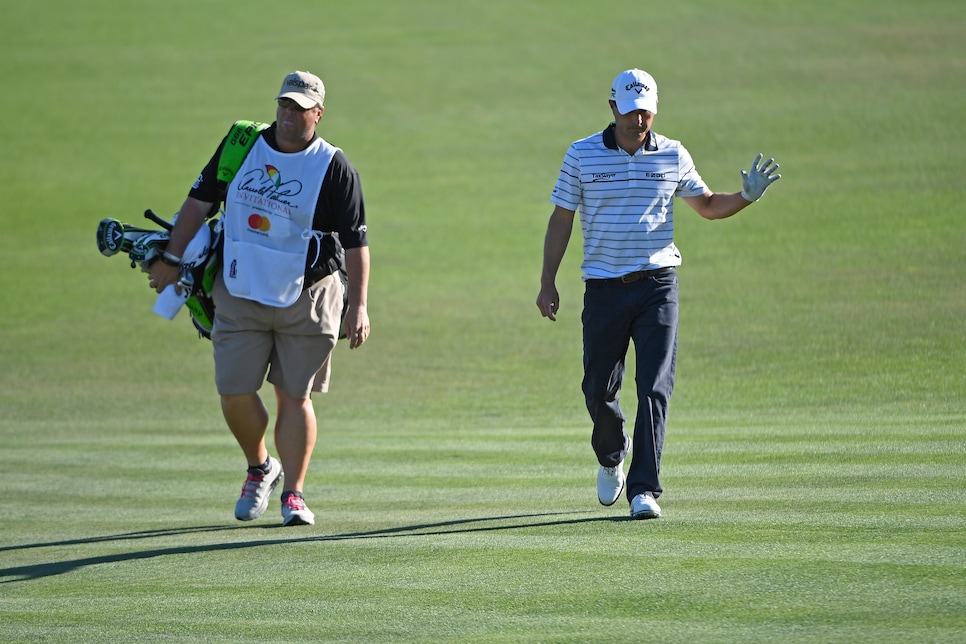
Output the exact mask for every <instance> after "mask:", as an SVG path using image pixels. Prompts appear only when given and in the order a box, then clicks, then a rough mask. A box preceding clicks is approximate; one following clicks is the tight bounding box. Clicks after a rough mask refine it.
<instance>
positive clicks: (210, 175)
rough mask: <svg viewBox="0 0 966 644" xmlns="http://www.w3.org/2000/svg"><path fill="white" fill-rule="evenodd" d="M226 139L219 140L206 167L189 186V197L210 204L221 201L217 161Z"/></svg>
mask: <svg viewBox="0 0 966 644" xmlns="http://www.w3.org/2000/svg"><path fill="white" fill-rule="evenodd" d="M227 138H228V137H225V138H224V139H222V140H221V144H220V145H219V146H218V149H217V150H215V153H214V155H212V157H211V159H210V160H209V161H208V165H206V166H205V167H204V169H203V170H202V171H201V174H199V175H198V178H197V179H196V180H195V182H194V185H192V186H191V190H189V191H188V196H189V197H192V198H194V199H197V200H199V201H205V202H210V203H217V202H219V201H221V195H220V194H219V191H218V159H220V158H221V148H222V147H223V146H224V145H225V141H226V140H227Z"/></svg>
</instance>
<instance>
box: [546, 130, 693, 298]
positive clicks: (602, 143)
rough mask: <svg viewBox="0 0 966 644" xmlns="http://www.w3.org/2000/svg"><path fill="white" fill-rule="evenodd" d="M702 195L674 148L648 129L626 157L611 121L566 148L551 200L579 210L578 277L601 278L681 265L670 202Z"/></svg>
mask: <svg viewBox="0 0 966 644" xmlns="http://www.w3.org/2000/svg"><path fill="white" fill-rule="evenodd" d="M706 191H708V186H707V185H705V183H704V180H703V179H701V175H699V174H698V171H697V169H696V168H695V167H694V161H692V160H691V155H690V154H689V153H688V151H687V150H686V149H685V148H684V146H683V145H681V142H680V141H674V140H672V139H669V138H667V137H664V136H661V135H660V134H657V133H655V132H648V135H647V139H646V140H645V142H644V145H643V146H642V147H641V149H640V150H638V151H637V152H636V153H634V155H633V156H631V155H629V154H627V152H625V151H624V150H622V149H621V148H619V147H618V146H617V141H616V139H615V138H614V124H613V123H611V125H610V126H609V127H608V128H607V129H606V130H604V131H603V132H598V133H597V134H594V135H592V136H589V137H587V138H586V139H581V140H580V141H575V142H574V143H573V144H571V146H570V149H569V150H567V155H566V157H564V161H563V165H562V167H561V168H560V176H559V177H558V178H557V183H556V185H554V188H553V195H552V196H551V197H550V201H551V203H553V204H555V205H557V206H561V207H562V208H566V209H568V210H573V211H579V212H580V227H581V230H582V231H583V236H584V261H583V263H582V264H581V269H582V270H583V279H585V280H588V279H608V278H613V277H620V276H622V275H626V274H628V273H633V272H634V271H640V270H654V269H658V268H665V267H669V266H679V265H680V264H681V253H680V252H679V251H678V249H677V247H676V246H675V245H674V197H675V196H678V197H696V196H700V195H703V194H704V193H705V192H706Z"/></svg>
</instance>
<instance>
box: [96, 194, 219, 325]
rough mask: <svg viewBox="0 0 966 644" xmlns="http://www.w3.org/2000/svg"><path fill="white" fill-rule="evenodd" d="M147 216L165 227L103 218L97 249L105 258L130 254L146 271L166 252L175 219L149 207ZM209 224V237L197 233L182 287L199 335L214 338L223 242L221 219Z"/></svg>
mask: <svg viewBox="0 0 966 644" xmlns="http://www.w3.org/2000/svg"><path fill="white" fill-rule="evenodd" d="M144 216H145V218H147V219H150V220H151V221H153V222H155V223H156V224H158V225H159V226H161V230H149V229H146V228H140V227H138V226H133V225H131V224H125V223H122V222H120V221H118V220H117V219H112V218H107V219H102V220H101V222H100V223H99V224H98V225H97V250H99V251H100V252H101V254H102V255H104V256H105V257H111V256H113V255H117V254H119V253H126V254H127V256H128V258H129V259H130V260H131V268H137V267H140V268H142V269H143V270H146V269H147V268H148V266H150V265H151V263H152V262H153V261H155V260H156V259H158V258H159V257H160V256H161V255H162V254H163V253H164V250H165V248H166V247H167V245H168V239H169V238H170V235H171V228H172V226H173V222H167V221H165V220H163V219H161V218H160V217H158V216H157V215H155V214H154V213H153V212H152V211H150V210H146V211H145V212H144ZM206 226H207V228H208V232H209V235H208V236H207V238H204V237H202V236H197V237H196V238H197V239H200V240H203V241H202V243H200V244H198V245H197V246H198V248H196V249H195V251H194V252H193V253H191V254H190V255H189V253H188V252H186V253H185V257H184V259H183V263H182V264H181V269H180V270H181V273H180V278H179V280H178V286H180V287H181V289H182V293H183V294H185V296H186V297H187V299H185V300H184V306H185V307H187V309H188V311H189V313H190V314H191V322H192V324H194V326H195V329H197V331H198V334H199V335H200V336H201V337H204V338H208V339H211V325H212V323H213V322H214V319H215V304H214V302H213V301H212V299H211V288H212V286H213V285H214V282H215V275H216V273H217V271H218V266H219V262H218V252H217V248H218V245H219V243H220V241H221V227H222V226H221V219H220V218H213V219H210V220H208V222H207V224H206ZM193 241H194V240H193ZM189 247H190V245H189Z"/></svg>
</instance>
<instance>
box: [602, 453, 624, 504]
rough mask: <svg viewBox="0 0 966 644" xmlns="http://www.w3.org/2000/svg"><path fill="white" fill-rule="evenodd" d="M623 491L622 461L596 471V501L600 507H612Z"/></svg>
mask: <svg viewBox="0 0 966 644" xmlns="http://www.w3.org/2000/svg"><path fill="white" fill-rule="evenodd" d="M623 491H624V461H621V462H620V463H618V464H617V465H615V466H614V467H604V466H603V465H602V466H601V467H600V470H598V471H597V500H598V501H600V503H601V505H614V503H616V502H617V499H619V498H621V492H623Z"/></svg>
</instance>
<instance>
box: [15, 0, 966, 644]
mask: <svg viewBox="0 0 966 644" xmlns="http://www.w3.org/2000/svg"><path fill="white" fill-rule="evenodd" d="M0 16H2V17H0V78H2V79H3V82H2V85H3V88H2V90H0V115H2V116H3V117H4V122H5V123H6V128H5V132H4V135H3V137H0V166H2V172H0V194H2V195H3V198H4V199H3V201H4V203H3V205H2V206H0V221H2V230H3V234H2V235H0V259H2V263H3V267H2V269H0V454H2V455H3V457H4V458H3V466H2V468H0V641H2V642H52V643H53V642H56V643H60V642H85V643H87V642H122V643H127V642H196V641H204V642H232V643H235V642H299V641H331V642H339V641H344V642H388V641H418V642H508V643H509V642H514V643H515V642H685V643H687V644H695V643H698V642H701V643H703V642H736V643H738V642H741V643H744V642H782V643H784V642H803V643H804V642H807V643H812V642H847V643H849V644H855V643H857V642H870V643H871V642H875V643H880V642H890V643H891V642H897V643H898V642H916V643H919V642H963V641H966V367H964V361H966V323H964V320H966V279H964V276H966V180H964V178H963V174H964V168H966V146H964V140H966V44H964V43H966V4H964V3H963V2H962V1H961V0H924V1H922V2H915V3H914V2H907V1H905V0H845V1H843V2H828V1H825V0H822V1H818V2H791V1H790V0H777V1H776V2H772V3H751V2H743V1H739V0H693V1H692V0H681V1H680V2H665V3H639V2H633V3H632V2H626V1H623V0H621V1H618V2H615V3H610V4H603V5H602V4H595V3H589V2H564V1H559V2H558V1H553V0H514V1H509V0H466V1H463V2H455V1H454V2H444V1H443V0H409V1H408V2H386V1H384V0H353V1H351V2H338V3H337V2H328V1H317V2H289V3H275V4H273V3H256V2H251V1H250V0H237V1H233V2H227V1H225V2H214V1H212V2H205V1H202V2H188V1H187V0H163V1H158V2H148V1H147V0H130V1H127V2H124V1H113V2H109V1H107V0H73V1H67V0H48V1H37V2H14V1H12V0H0ZM635 66H637V67H642V68H644V69H647V70H648V71H650V72H651V73H652V74H653V75H654V76H655V78H656V79H657V81H658V83H659V85H660V92H661V94H660V95H661V111H660V114H659V116H658V118H657V121H656V123H655V130H657V131H658V132H660V133H662V134H664V135H667V136H670V137H672V138H676V139H680V140H682V141H683V142H684V143H685V145H686V146H687V147H688V149H689V150H690V151H691V153H692V154H693V156H694V158H695V161H696V163H697V166H698V169H699V170H700V172H701V173H702V175H703V176H704V178H705V179H706V180H707V181H708V183H709V184H710V185H711V187H712V189H715V190H718V191H733V190H737V189H738V188H739V187H740V175H739V171H740V170H741V169H742V168H747V167H748V165H749V164H750V163H751V160H752V159H753V158H754V156H755V154H756V153H758V152H763V153H765V154H766V155H774V156H775V157H776V158H777V159H778V161H779V162H780V163H781V166H782V169H781V172H782V175H783V178H782V180H781V181H779V182H778V183H777V184H776V185H775V186H774V187H772V188H771V189H770V190H769V192H768V194H767V195H766V196H765V198H764V199H763V200H762V201H761V203H759V204H756V205H754V206H753V207H751V208H749V209H747V210H746V211H744V212H742V213H741V214H739V215H738V216H737V217H735V218H733V219H729V220H727V221H724V222H715V223H711V222H707V221H704V220H701V219H700V218H699V217H698V216H697V215H696V214H694V213H693V212H691V211H690V210H689V209H688V208H687V207H686V205H684V204H683V203H682V204H680V205H679V210H678V217H677V233H676V235H677V239H676V241H677V243H678V245H679V247H680V248H681V249H682V252H683V255H684V265H683V266H682V268H681V270H680V273H679V274H680V281H681V300H682V310H681V317H682V319H681V339H680V353H679V360H678V381H677V389H676V392H675V395H674V399H673V401H672V405H671V418H670V424H669V428H668V436H667V443H666V449H665V457H664V472H663V480H664V484H665V494H664V496H663V497H662V498H661V504H662V507H663V509H664V514H665V516H664V518H662V519H660V520H657V521H641V522H635V521H630V520H628V519H627V518H626V516H627V507H626V504H625V503H623V502H620V503H618V504H617V505H615V506H613V507H611V508H603V507H601V506H600V505H599V504H598V503H597V500H596V495H595V487H594V480H595V474H596V469H597V467H596V460H595V459H594V456H593V452H592V451H591V448H590V428H589V423H588V420H587V417H586V412H585V411H584V409H583V404H582V399H581V394H580V378H581V364H580V363H581V346H580V307H581V297H582V285H581V282H580V271H579V263H580V257H579V255H580V252H579V251H580V242H579V231H575V234H574V238H573V240H572V242H571V247H570V250H569V252H568V255H567V257H566V259H565V262H564V265H563V267H562V269H561V272H560V278H559V284H558V285H559V288H560V291H561V297H562V307H561V311H560V316H559V320H558V322H557V323H556V324H550V323H548V322H547V321H546V320H543V319H542V318H541V317H540V315H539V313H538V311H537V309H536V306H535V305H534V301H535V299H536V295H537V291H538V288H539V283H538V282H539V272H540V265H541V253H542V246H543V235H544V231H545V229H546V222H547V218H548V217H549V215H550V211H551V209H552V206H551V204H550V203H549V196H550V191H551V189H552V187H553V183H554V180H555V179H556V175H557V172H558V170H559V167H560V162H561V160H562V158H563V155H564V153H565V152H566V149H567V146H568V145H569V144H570V143H571V142H572V141H574V140H575V139H578V138H582V137H584V136H587V135H589V134H591V133H593V132H595V131H598V130H600V129H602V128H603V127H604V126H606V125H607V123H608V121H609V116H610V113H609V110H608V107H607V103H606V101H607V98H608V92H609V84H610V81H611V80H612V79H613V77H614V76H615V75H616V74H617V73H618V72H619V71H621V70H623V69H625V68H628V67H635ZM294 69H308V70H310V71H313V72H315V73H318V74H319V75H320V76H321V77H322V78H323V79H324V81H325V83H326V87H327V96H326V111H325V116H324V118H323V119H322V123H321V127H320V133H322V134H323V135H324V136H325V137H326V138H327V139H328V140H330V141H331V142H332V143H334V144H335V145H338V146H340V147H342V148H343V149H344V150H345V151H346V153H347V154H348V156H349V158H350V159H351V160H352V161H353V162H354V163H355V164H356V166H357V167H358V168H359V170H360V173H361V175H362V179H363V184H364V188H365V193H366V197H367V210H368V215H369V220H370V221H369V224H370V228H369V230H370V243H371V246H372V257H373V268H372V281H371V288H370V302H369V303H370V315H371V319H372V326H373V335H372V337H371V339H370V340H369V342H368V343H367V344H366V345H365V347H363V348H362V349H361V350H359V351H353V352H350V351H349V350H348V349H347V347H345V346H340V347H338V348H337V350H336V355H335V361H334V380H333V384H332V388H331V391H330V393H329V394H327V395H324V396H318V397H317V398H316V409H317V411H318V415H319V419H320V437H319V444H318V447H317V450H316V456H315V459H314V461H313V467H312V469H311V471H310V475H309V479H308V482H307V488H306V498H307V500H308V502H309V504H310V505H311V507H312V509H313V510H314V511H315V512H316V514H317V518H318V523H317V525H315V526H313V527H301V528H291V529H282V528H280V527H279V524H280V517H279V504H278V500H277V498H276V499H273V502H272V504H271V505H270V507H269V510H268V512H267V514H266V515H265V518H263V519H261V520H259V521H256V522H253V523H252V524H242V523H239V522H237V521H235V520H234V518H233V516H232V507H233V504H234V500H235V498H236V496H237V494H238V491H239V490H240V487H241V484H242V481H243V478H244V461H243V458H242V456H241V452H240V450H239V449H238V447H237V446H236V444H235V442H234V440H233V439H232V437H231V435H230V433H229V432H228V430H227V428H226V427H225V426H224V421H223V420H222V418H221V413H220V410H219V406H218V398H217V395H216V393H215V389H214V384H213V382H212V380H213V378H212V364H211V355H210V345H209V343H208V342H207V341H205V340H200V339H197V338H196V334H195V333H194V331H193V328H192V327H191V324H190V322H189V321H188V318H187V314H186V313H181V314H180V315H179V317H178V318H177V319H176V320H175V321H173V322H169V321H166V320H163V319H161V318H159V317H157V316H155V315H154V314H152V313H151V305H152V303H153V294H152V292H151V291H150V290H149V289H148V288H147V285H146V279H145V278H144V276H142V275H140V274H139V273H137V272H136V271H133V270H131V269H130V268H129V267H128V262H127V261H126V258H124V257H114V258H105V257H102V256H100V255H99V254H98V252H97V249H96V247H95V244H94V232H95V228H96V225H97V222H98V221H99V220H101V219H102V218H104V217H114V218H118V219H122V220H124V221H127V222H129V223H141V222H143V223H145V224H146V223H148V222H145V221H144V220H143V219H142V218H141V215H142V213H143V211H144V210H145V209H147V208H151V209H154V210H155V211H156V212H158V213H159V214H161V215H163V216H165V217H169V216H170V215H171V213H173V212H174V211H175V210H176V209H177V208H178V206H179V205H180V204H181V202H182V200H183V198H184V195H185V194H186V192H187V190H188V188H189V187H190V185H191V183H192V182H193V181H194V179H195V177H196V176H197V174H198V171H199V170H200V169H201V167H202V166H203V165H204V163H205V162H206V161H207V159H208V156H209V155H210V154H211V152H212V151H213V149H214V147H215V146H216V145H217V143H218V141H219V140H220V138H221V137H222V136H223V135H224V134H225V132H227V130H228V127H229V126H230V125H231V123H232V122H233V121H234V120H236V119H254V120H271V119H272V118H273V116H274V106H273V102H272V99H273V98H274V96H275V93H276V92H277V89H278V85H279V84H280V82H281V79H282V77H283V76H284V75H285V74H286V73H287V72H290V71H292V70H294ZM629 366H630V369H633V365H629ZM632 375H633V371H631V372H630V373H629V378H628V382H629V383H631V384H632V382H633V379H632ZM263 393H265V394H267V395H268V396H269V400H267V402H268V403H269V405H270V406H272V405H273V404H274V401H273V400H271V399H270V397H271V390H270V388H266V389H264V390H263ZM627 393H628V395H627V396H626V398H625V411H626V412H627V413H628V415H629V417H633V415H634V413H635V403H634V401H633V395H632V392H630V391H627Z"/></svg>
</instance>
